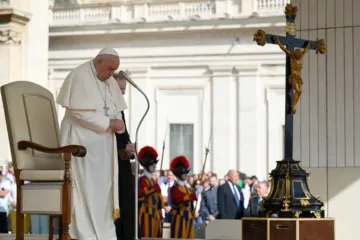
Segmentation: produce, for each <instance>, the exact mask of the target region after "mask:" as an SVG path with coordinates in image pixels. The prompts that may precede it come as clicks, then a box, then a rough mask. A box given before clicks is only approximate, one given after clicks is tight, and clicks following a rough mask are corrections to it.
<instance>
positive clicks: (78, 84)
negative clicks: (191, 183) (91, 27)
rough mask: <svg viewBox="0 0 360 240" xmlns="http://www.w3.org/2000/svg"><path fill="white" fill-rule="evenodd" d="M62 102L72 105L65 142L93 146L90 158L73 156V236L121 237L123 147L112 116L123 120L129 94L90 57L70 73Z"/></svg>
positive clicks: (63, 128)
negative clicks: (117, 223)
mask: <svg viewBox="0 0 360 240" xmlns="http://www.w3.org/2000/svg"><path fill="white" fill-rule="evenodd" d="M56 102H57V103H58V104H60V105H61V106H63V107H64V108H66V111H65V116H64V118H63V120H62V122H61V128H60V134H61V144H62V145H69V144H79V145H83V146H85V147H86V149H87V153H86V156H85V157H84V158H77V157H72V159H71V174H72V175H71V176H72V213H73V214H72V219H71V224H70V235H71V238H76V239H78V240H116V232H115V225H114V218H116V216H113V214H114V213H115V214H116V213H119V212H118V211H119V201H118V164H117V148H116V138H115V136H114V133H111V131H109V130H108V129H109V125H110V119H121V111H123V110H125V109H126V108H127V106H126V103H125V100H124V98H123V95H122V94H121V92H120V89H119V87H118V85H117V83H116V80H115V79H114V78H113V77H110V78H109V79H108V80H106V81H100V80H99V79H98V78H97V77H96V70H95V67H94V64H93V61H89V62H86V63H84V64H82V65H80V66H79V67H77V68H76V69H74V70H73V71H71V72H70V73H69V75H68V76H67V78H66V79H65V81H64V83H63V85H62V87H61V89H60V92H59V95H58V97H57V100H56ZM105 108H108V109H107V110H105ZM106 112H107V113H106ZM106 115H108V116H106ZM117 217H118V216H117Z"/></svg>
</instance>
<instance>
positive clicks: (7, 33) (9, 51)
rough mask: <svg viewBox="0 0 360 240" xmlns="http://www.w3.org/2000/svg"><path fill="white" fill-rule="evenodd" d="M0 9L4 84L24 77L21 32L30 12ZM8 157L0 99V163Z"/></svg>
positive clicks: (0, 72) (0, 58)
mask: <svg viewBox="0 0 360 240" xmlns="http://www.w3.org/2000/svg"><path fill="white" fill-rule="evenodd" d="M9 3H10V2H9ZM0 9H1V11H0V66H1V70H0V85H4V84H7V83H9V82H13V81H18V80H21V79H23V77H24V69H23V68H24V54H23V51H24V42H23V33H24V30H25V26H26V24H27V22H28V21H29V19H30V14H29V13H27V12H24V11H22V10H21V9H20V8H17V7H13V6H11V5H10V4H2V5H1V6H0ZM10 159H11V157H10V149H9V142H8V135H7V129H6V123H5V116H4V111H3V104H2V101H1V100H0V165H3V164H5V163H6V162H7V161H8V160H10Z"/></svg>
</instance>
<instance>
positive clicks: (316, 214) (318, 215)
mask: <svg viewBox="0 0 360 240" xmlns="http://www.w3.org/2000/svg"><path fill="white" fill-rule="evenodd" d="M310 213H312V214H314V216H315V217H316V218H321V214H320V212H318V211H311V212H310Z"/></svg>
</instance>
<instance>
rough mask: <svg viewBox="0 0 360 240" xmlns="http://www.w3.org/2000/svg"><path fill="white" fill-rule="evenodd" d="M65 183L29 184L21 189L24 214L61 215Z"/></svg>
mask: <svg viewBox="0 0 360 240" xmlns="http://www.w3.org/2000/svg"><path fill="white" fill-rule="evenodd" d="M62 186H63V183H59V182H57V183H51V182H49V183H29V184H25V185H23V186H22V187H21V190H22V202H23V209H22V212H23V213H33V214H36V213H38V214H61V206H62V204H61V203H62Z"/></svg>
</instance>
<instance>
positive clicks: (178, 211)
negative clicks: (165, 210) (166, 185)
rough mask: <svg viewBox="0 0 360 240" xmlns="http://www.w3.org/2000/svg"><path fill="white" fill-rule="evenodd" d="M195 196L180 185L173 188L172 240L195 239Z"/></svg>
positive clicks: (171, 190) (176, 184) (171, 192)
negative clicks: (180, 239)
mask: <svg viewBox="0 0 360 240" xmlns="http://www.w3.org/2000/svg"><path fill="white" fill-rule="evenodd" d="M194 195H195V193H192V192H191V190H190V189H188V188H187V187H186V186H182V185H180V184H179V183H175V184H174V185H173V186H172V187H171V189H170V199H171V207H172V210H171V213H172V219H171V238H190V239H193V238H194V237H195V228H194V219H195V218H194V204H193V201H194V200H195V199H196V197H195V199H194ZM195 196H196V195H195Z"/></svg>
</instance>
